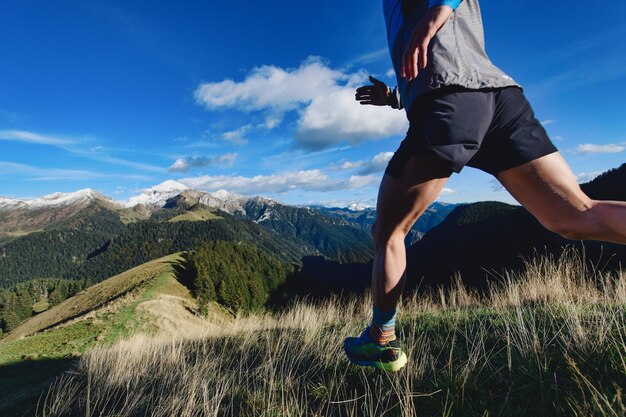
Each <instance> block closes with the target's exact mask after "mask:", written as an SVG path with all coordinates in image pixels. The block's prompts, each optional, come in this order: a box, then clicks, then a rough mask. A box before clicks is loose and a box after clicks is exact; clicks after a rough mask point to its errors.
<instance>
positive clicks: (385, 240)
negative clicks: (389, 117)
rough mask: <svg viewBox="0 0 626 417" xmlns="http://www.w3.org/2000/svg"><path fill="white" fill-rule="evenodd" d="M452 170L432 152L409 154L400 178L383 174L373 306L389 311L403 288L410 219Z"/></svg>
mask: <svg viewBox="0 0 626 417" xmlns="http://www.w3.org/2000/svg"><path fill="white" fill-rule="evenodd" d="M451 174H452V170H451V168H450V163H449V162H446V161H443V160H441V159H439V158H438V157H436V156H435V155H434V154H419V155H414V156H412V157H411V158H410V159H409V160H408V162H407V164H406V166H405V168H404V171H403V173H402V176H401V177H400V178H399V179H396V178H394V177H392V176H390V175H388V174H385V175H384V177H383V180H382V182H381V185H380V189H379V192H378V202H377V214H376V222H375V223H374V226H373V229H372V233H373V237H374V265H373V268H372V292H373V298H374V306H376V308H378V309H380V310H383V311H392V310H394V309H395V308H396V304H397V303H398V300H399V299H400V295H401V294H402V290H403V289H404V281H405V279H404V276H405V269H406V251H405V247H404V239H405V237H406V235H407V234H408V232H409V230H410V229H411V226H413V223H415V221H416V220H417V219H418V217H419V216H420V215H421V214H422V213H423V212H424V210H426V209H427V208H428V206H429V205H430V204H431V203H432V202H433V201H434V200H435V199H436V198H437V196H438V195H439V192H440V191H441V189H442V188H443V186H444V185H445V183H446V181H447V180H448V178H449V177H450V175H451Z"/></svg>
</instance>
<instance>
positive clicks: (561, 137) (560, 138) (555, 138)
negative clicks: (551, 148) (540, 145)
mask: <svg viewBox="0 0 626 417" xmlns="http://www.w3.org/2000/svg"><path fill="white" fill-rule="evenodd" d="M554 140H558V141H562V140H563V136H555V137H554Z"/></svg>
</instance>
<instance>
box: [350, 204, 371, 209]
mask: <svg viewBox="0 0 626 417" xmlns="http://www.w3.org/2000/svg"><path fill="white" fill-rule="evenodd" d="M371 207H372V206H370V205H367V204H365V203H352V204H350V205H349V206H348V210H350V211H363V210H366V209H368V208H371Z"/></svg>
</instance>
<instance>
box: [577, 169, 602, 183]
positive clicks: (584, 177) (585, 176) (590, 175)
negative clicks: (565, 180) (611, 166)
mask: <svg viewBox="0 0 626 417" xmlns="http://www.w3.org/2000/svg"><path fill="white" fill-rule="evenodd" d="M602 172H603V171H594V172H581V173H579V174H576V179H577V180H578V183H579V184H582V183H585V182H589V181H591V180H593V179H594V178H596V177H597V176H598V175H600V174H602Z"/></svg>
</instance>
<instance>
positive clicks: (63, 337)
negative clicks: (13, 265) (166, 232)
mask: <svg viewBox="0 0 626 417" xmlns="http://www.w3.org/2000/svg"><path fill="white" fill-rule="evenodd" d="M180 260H181V257H180V255H178V254H175V255H170V256H166V257H164V258H160V259H157V260H154V261H151V262H148V263H146V264H143V265H140V266H138V267H136V268H133V269H131V270H129V271H126V272H124V273H122V274H119V275H117V276H114V277H112V278H110V279H107V280H105V281H103V282H101V283H99V284H96V285H94V286H92V287H89V288H87V289H86V290H84V291H82V292H80V293H79V294H77V295H76V296H74V297H72V298H70V299H68V300H66V301H64V302H62V303H61V304H59V305H57V306H55V307H53V308H51V309H50V310H47V311H45V312H43V313H41V314H39V315H37V316H34V317H32V318H31V319H29V320H27V321H25V322H24V323H22V324H21V325H20V326H19V327H17V328H16V329H15V330H14V331H13V332H11V333H10V334H8V335H7V336H6V337H5V338H4V339H1V340H0V415H2V416H10V415H21V414H13V413H14V412H15V413H17V410H24V409H28V408H29V406H33V405H34V404H35V403H36V400H37V399H38V397H39V395H40V394H41V392H42V390H43V389H44V388H46V387H47V386H48V385H49V384H50V383H51V382H52V381H53V379H54V378H55V377H56V376H57V375H59V374H60V373H62V372H64V371H66V370H67V369H70V368H71V367H73V366H75V364H76V361H77V359H76V358H78V357H79V356H80V355H82V354H83V353H84V352H85V351H87V350H89V349H91V348H93V347H96V346H109V345H111V344H113V343H114V342H116V341H118V340H120V339H123V338H127V337H129V336H130V335H133V334H138V333H141V334H155V333H157V332H158V331H160V330H162V331H166V332H174V331H175V330H176V328H177V327H178V326H181V325H183V324H184V327H185V328H186V329H188V330H189V331H201V329H202V328H203V326H204V323H205V322H206V320H205V319H201V318H199V317H197V316H195V315H194V314H193V313H192V312H193V311H195V309H196V304H195V300H194V299H193V297H192V296H191V294H190V292H189V290H188V289H187V288H186V287H185V286H183V285H182V284H180V283H179V282H178V281H177V280H176V278H175V266H176V265H177V264H178V262H179V261H180ZM207 312H208V320H210V321H211V322H212V323H224V322H226V321H227V320H230V316H229V314H228V313H226V312H225V310H222V309H221V308H219V307H218V306H217V305H215V304H210V305H209V306H208V307H207Z"/></svg>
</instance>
